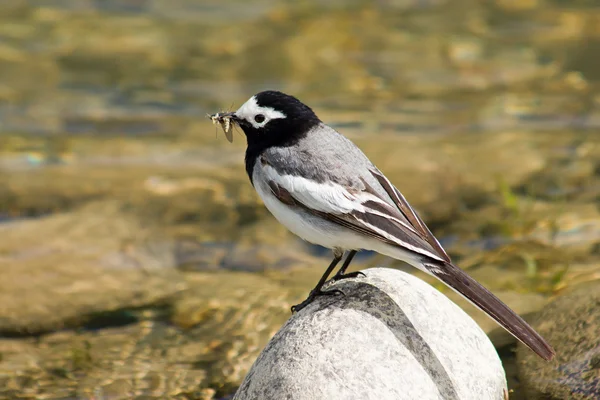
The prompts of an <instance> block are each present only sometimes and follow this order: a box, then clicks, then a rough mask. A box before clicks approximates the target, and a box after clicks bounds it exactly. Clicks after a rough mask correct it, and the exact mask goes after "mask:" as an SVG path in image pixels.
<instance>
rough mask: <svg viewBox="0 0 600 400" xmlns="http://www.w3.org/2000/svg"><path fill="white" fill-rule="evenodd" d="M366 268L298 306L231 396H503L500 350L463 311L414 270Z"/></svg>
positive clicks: (380, 399) (398, 399)
mask: <svg viewBox="0 0 600 400" xmlns="http://www.w3.org/2000/svg"><path fill="white" fill-rule="evenodd" d="M364 273H365V274H366V277H360V278H356V279H347V280H343V281H341V282H337V283H334V284H333V285H331V286H330V287H329V289H331V288H335V289H340V290H342V291H343V292H344V293H345V295H343V296H342V295H338V296H322V297H319V298H318V299H317V300H315V301H314V302H313V303H311V304H310V305H309V306H308V307H306V308H305V309H303V310H302V311H301V312H299V313H297V314H295V315H293V316H292V317H291V318H290V319H289V320H288V322H287V323H286V324H285V325H284V326H283V327H282V328H281V329H280V331H279V332H278V333H277V334H276V335H275V336H274V337H273V339H271V341H270V342H269V343H268V345H267V346H266V348H265V349H264V350H263V352H262V353H261V354H260V356H259V357H258V359H257V360H256V362H255V363H254V365H253V366H252V368H251V369H250V371H249V373H248V375H247V376H246V378H245V379H244V381H243V382H242V384H241V386H240V388H239V389H238V391H237V393H236V395H235V397H234V399H236V400H249V399H294V400H302V399H307V400H308V399H378V400H384V399H394V400H402V399H420V400H426V399H436V400H437V399H464V400H468V399H473V400H482V399H497V400H502V399H503V398H504V395H505V393H506V391H507V389H506V378H505V374H504V370H503V369H502V364H501V362H500V359H499V357H498V354H497V353H496V350H495V349H494V347H493V345H492V344H491V342H490V341H489V340H488V338H487V336H486V335H485V333H484V332H483V331H482V330H481V329H480V328H479V326H478V325H477V324H476V323H475V322H474V321H473V320H472V319H471V318H470V317H469V316H468V315H467V314H466V313H465V312H464V311H462V310H461V309H460V308H459V307H458V306H457V305H455V304H454V303H452V302H451V301H450V300H448V299H447V298H446V297H445V296H444V295H443V294H441V293H440V292H438V291H437V290H435V289H434V288H433V287H431V286H430V285H428V284H427V283H425V282H423V281H422V280H420V279H418V278H416V277H414V276H412V275H410V274H407V273H404V272H401V271H397V270H391V269H384V268H377V269H369V270H366V271H364Z"/></svg>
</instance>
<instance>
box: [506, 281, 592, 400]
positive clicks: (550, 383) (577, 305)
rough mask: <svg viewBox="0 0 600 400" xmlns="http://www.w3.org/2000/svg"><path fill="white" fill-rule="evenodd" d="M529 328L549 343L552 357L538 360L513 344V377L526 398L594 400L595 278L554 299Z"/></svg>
mask: <svg viewBox="0 0 600 400" xmlns="http://www.w3.org/2000/svg"><path fill="white" fill-rule="evenodd" d="M533 327H534V328H535V329H536V330H537V331H538V332H539V333H540V334H541V335H542V336H544V337H545V338H546V339H547V340H548V342H550V343H551V344H552V345H554V346H555V349H556V358H555V360H554V361H553V362H551V363H548V362H544V361H543V360H541V359H538V358H539V357H536V356H535V354H533V353H531V352H530V351H528V350H527V349H526V348H524V346H523V345H520V346H519V348H518V351H517V361H518V367H519V377H520V380H521V382H522V385H523V388H524V390H525V393H526V394H527V399H531V400H539V399H544V400H559V399H560V400H562V399H575V400H584V399H585V400H592V399H594V400H596V399H600V281H594V282H590V283H586V284H582V285H579V286H577V287H576V288H573V289H572V290H571V291H569V292H567V293H565V294H563V295H561V296H560V297H558V298H557V299H556V300H554V301H553V302H552V303H550V304H549V305H548V306H546V307H545V308H544V309H543V310H542V311H541V312H540V314H539V315H538V318H537V323H534V324H533Z"/></svg>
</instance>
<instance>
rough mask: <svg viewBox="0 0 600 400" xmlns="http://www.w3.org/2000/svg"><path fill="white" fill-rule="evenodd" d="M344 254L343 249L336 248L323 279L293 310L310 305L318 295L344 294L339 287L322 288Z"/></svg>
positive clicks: (296, 310)
mask: <svg viewBox="0 0 600 400" xmlns="http://www.w3.org/2000/svg"><path fill="white" fill-rule="evenodd" d="M343 255H344V252H343V251H341V250H338V249H335V250H334V251H333V261H332V262H331V264H329V267H327V270H326V271H325V273H324V274H323V276H321V279H320V280H319V283H317V286H315V288H314V289H313V290H311V291H310V294H309V295H308V297H307V298H306V300H304V301H303V302H302V303H300V304H296V305H295V306H292V312H298V311H300V310H302V309H303V308H304V307H306V306H307V305H309V304H310V303H311V302H312V301H313V300H314V299H315V297H317V296H324V295H332V294H344V293H343V292H342V291H341V290H338V289H333V290H328V291H326V292H324V291H322V290H321V289H322V288H323V285H324V284H325V282H326V281H327V278H328V277H329V275H330V274H331V273H332V272H333V270H334V269H335V267H336V266H337V265H338V263H339V262H340V260H341V259H342V256H343Z"/></svg>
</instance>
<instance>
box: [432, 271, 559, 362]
mask: <svg viewBox="0 0 600 400" xmlns="http://www.w3.org/2000/svg"><path fill="white" fill-rule="evenodd" d="M423 265H424V266H425V268H426V269H427V271H428V272H429V273H430V274H432V275H433V276H435V277H436V278H438V279H439V280H441V281H442V282H444V283H445V284H446V285H448V286H449V287H450V288H452V289H454V290H455V291H456V292H458V293H459V294H460V295H462V296H464V297H465V298H466V299H467V300H469V301H470V302H471V303H473V304H474V305H475V306H476V307H477V308H479V309H480V310H482V311H483V312H485V313H486V314H487V315H489V316H490V317H491V318H492V319H494V320H495V321H496V322H497V323H499V324H500V325H502V327H503V328H504V329H506V330H507V331H508V332H510V333H511V334H512V335H513V336H514V337H515V338H517V339H518V340H520V341H521V342H522V343H523V344H525V345H526V346H527V347H529V348H530V349H531V350H533V351H534V352H535V353H536V354H538V355H539V356H540V357H542V358H543V359H545V360H548V361H550V360H552V358H553V357H554V355H555V352H554V349H553V348H552V346H550V345H549V344H548V342H546V341H545V340H544V338H543V337H541V336H540V335H539V334H538V333H537V332H536V331H535V330H534V329H533V328H532V327H531V326H529V325H528V324H527V322H525V321H524V320H523V318H521V317H519V316H518V315H517V314H516V313H515V312H514V311H513V310H511V309H510V308H509V307H508V306H507V305H506V304H504V303H503V302H502V301H501V300H500V299H498V298H497V297H496V296H494V295H493V294H492V293H491V292H490V291H489V290H487V289H486V288H484V287H483V286H482V285H481V284H479V283H478V282H477V281H475V279H473V278H471V277H470V276H469V275H467V274H466V273H465V272H464V271H463V270H462V269H460V268H458V267H456V266H455V265H453V264H451V263H447V262H442V261H432V260H428V261H424V262H423Z"/></svg>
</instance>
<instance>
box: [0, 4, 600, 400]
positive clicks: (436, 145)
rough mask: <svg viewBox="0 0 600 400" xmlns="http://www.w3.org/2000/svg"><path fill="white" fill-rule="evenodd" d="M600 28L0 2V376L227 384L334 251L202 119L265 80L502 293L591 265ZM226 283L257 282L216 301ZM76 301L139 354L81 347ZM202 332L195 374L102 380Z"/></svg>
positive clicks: (467, 11)
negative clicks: (292, 224) (377, 172)
mask: <svg viewBox="0 0 600 400" xmlns="http://www.w3.org/2000/svg"><path fill="white" fill-rule="evenodd" d="M598 27H600V8H598V6H597V5H596V2H594V1H585V0H581V1H570V2H564V1H558V0H546V1H513V0H496V1H488V2H480V1H475V0H457V1H452V2H450V1H446V0H396V1H393V0H390V1H379V2H376V3H373V2H367V1H351V2H341V1H335V2H325V1H321V2H308V1H306V2H305V1H303V2H294V3H289V2H283V1H279V2H277V1H276V2H267V1H258V0H255V1H234V2H217V1H194V0H178V1H166V0H153V1H150V0H127V1H94V0H84V1H79V0H77V1H75V0H72V1H71V0H66V1H53V0H35V1H34V0H19V1H14V2H2V3H1V4H0V234H1V235H2V238H3V240H2V241H1V242H2V243H0V268H1V271H2V274H3V275H4V276H3V279H2V281H3V283H0V289H1V290H0V292H1V293H2V294H1V295H0V297H1V301H2V304H8V305H7V306H6V308H5V309H4V310H3V311H2V315H0V332H3V333H4V334H5V335H6V336H10V337H13V339H10V340H8V339H7V340H6V341H5V342H4V343H3V344H2V346H1V347H0V383H4V385H0V387H7V388H8V389H0V394H2V395H4V393H6V395H8V396H10V395H15V394H16V393H19V394H22V393H27V395H29V396H31V398H36V397H37V398H42V397H40V396H47V397H52V396H58V395H59V393H60V395H61V396H63V395H64V396H65V397H69V396H71V397H73V396H79V397H83V398H86V396H91V394H90V393H100V392H102V391H104V392H103V393H105V395H106V396H108V397H110V396H109V395H108V393H122V392H123V391H127V390H129V391H130V392H129V393H135V394H136V395H140V396H141V395H148V396H155V397H157V398H161V396H163V397H164V396H167V397H168V396H177V395H181V396H184V395H185V396H188V397H192V398H213V397H215V396H217V397H218V396H222V395H226V394H228V393H231V391H232V390H234V389H235V385H236V384H238V383H239V380H240V379H241V377H243V375H244V373H245V371H247V368H248V367H249V366H250V365H251V363H252V361H253V359H254V357H255V356H256V354H257V352H258V351H260V348H261V347H262V346H263V345H264V343H265V341H266V340H267V339H268V337H269V335H270V334H271V333H272V332H273V331H274V330H276V329H277V327H278V326H279V325H280V324H281V323H282V322H283V321H284V320H285V319H286V318H287V315H288V314H287V308H288V307H289V304H293V303H294V302H297V301H298V300H300V299H301V298H302V296H304V295H305V294H306V293H307V292H308V290H309V289H310V288H311V287H312V286H311V285H313V284H314V282H316V279H317V277H318V275H319V272H320V271H321V270H322V267H323V266H324V265H325V264H326V263H327V262H328V260H327V258H328V257H329V254H328V252H327V251H324V250H323V249H320V248H318V247H315V246H311V245H308V244H305V243H302V242H300V241H299V240H298V239H296V238H294V237H292V236H291V235H290V234H288V233H287V232H286V231H285V229H284V228H282V227H280V226H279V225H278V224H277V223H276V222H275V221H274V220H273V218H272V217H271V216H269V215H268V213H267V212H266V211H265V210H264V208H263V206H262V205H261V203H260V201H259V200H258V199H257V197H256V195H255V194H254V192H253V190H252V188H251V186H250V184H249V182H248V180H247V178H246V176H245V173H244V170H243V165H242V164H243V152H244V138H243V135H241V134H236V135H235V136H234V144H233V145H229V144H228V143H227V142H226V141H225V140H224V138H223V135H222V133H221V132H218V131H217V130H216V128H215V127H214V126H212V125H211V123H210V121H209V120H208V119H206V118H205V116H206V114H208V113H213V112H215V111H219V110H227V109H234V108H236V107H237V106H239V105H241V104H242V103H243V102H244V101H245V100H246V99H247V98H248V97H249V96H250V95H252V94H253V93H255V92H257V91H259V90H262V89H266V88H275V89H279V90H283V91H286V92H289V93H292V94H294V95H296V96H298V97H299V98H301V99H302V100H303V101H304V102H306V103H308V104H310V105H311V106H312V107H313V108H314V109H315V111H316V112H317V113H318V114H319V116H320V117H321V119H323V120H324V121H326V122H327V123H329V124H331V125H333V126H335V127H336V128H337V129H338V130H340V131H341V132H342V133H344V134H346V135H347V136H349V137H351V138H352V140H354V141H355V142H356V143H357V144H358V145H359V146H360V147H361V148H363V150H364V151H365V152H366V153H367V155H368V156H369V157H370V158H371V159H372V160H373V161H374V162H375V163H376V164H377V165H378V166H379V168H380V169H382V170H383V171H384V172H385V173H386V175H387V176H388V177H390V178H391V180H392V181H393V182H394V183H396V185H397V186H398V187H399V188H400V189H401V190H402V191H403V192H404V194H405V195H406V197H407V198H408V199H409V201H411V203H412V204H413V205H414V206H415V207H416V208H418V209H419V211H420V212H421V213H422V215H423V216H424V218H425V219H426V221H427V222H428V223H429V224H430V226H431V227H432V230H433V231H434V233H436V235H438V236H439V237H440V239H441V240H442V242H443V244H444V246H445V247H446V248H447V249H448V251H449V252H450V253H451V255H452V256H453V258H454V260H456V261H457V262H458V263H459V265H461V266H462V267H463V268H468V269H469V270H470V272H471V273H472V274H473V275H474V276H475V277H476V278H477V279H479V280H481V281H482V282H484V283H485V284H486V285H488V286H489V287H490V288H492V289H493V290H494V291H496V292H498V293H500V294H503V295H505V296H507V298H510V299H514V300H511V301H514V303H509V305H511V306H513V307H515V308H516V309H517V311H519V312H525V313H526V312H533V311H535V310H532V309H530V308H528V307H529V305H530V304H534V303H535V304H543V301H542V302H540V301H538V302H537V303H536V302H535V301H532V300H531V299H532V298H535V299H540V300H544V299H546V298H548V297H550V296H553V295H555V294H557V293H560V291H561V290H563V289H564V288H565V287H568V286H570V285H574V284H576V283H579V282H583V281H587V280H592V279H598V277H599V274H600V271H599V270H598V267H597V266H596V265H597V263H596V261H597V259H598V258H599V254H600V252H599V251H598V243H599V241H600V240H599V239H600V218H598V198H599V195H600V183H599V180H598V176H599V174H600V165H599V164H598V160H599V159H600V158H599V156H600V135H599V133H600V132H599V130H600V95H599V94H598V93H599V91H598V87H599V83H600V73H599V72H598V71H600V52H599V51H597V50H598V49H600V28H598ZM357 261H358V262H357V263H356V265H357V266H360V267H366V266H374V265H391V266H397V267H400V264H399V263H396V262H391V261H389V260H386V259H384V258H382V257H379V256H376V255H373V254H370V253H367V254H365V255H363V257H362V258H360V259H358V260H357ZM57 266H60V267H57ZM23 271H29V273H30V274H31V276H33V278H32V279H30V278H25V275H24V273H23ZM148 277H149V278H148ZM28 279H30V280H28ZM249 279H250V280H251V281H252V280H254V281H252V282H254V283H253V284H250V285H244V284H243V283H244V282H247V280H249ZM119 280H121V282H119ZM32 282H35V283H36V285H39V286H35V287H34V285H33V283H32ZM98 282H101V284H99V283H98ZM102 285H105V286H102ZM205 285H212V286H216V287H222V288H223V290H221V291H218V290H217V291H213V290H212V289H211V290H207V289H206V286H205ZM231 285H233V286H234V287H235V290H237V291H238V292H237V293H238V295H239V293H251V295H252V296H255V298H256V301H255V302H254V303H252V304H251V305H249V306H247V307H246V306H244V307H242V306H240V305H239V304H238V305H236V303H235V302H232V301H230V300H228V299H227V298H226V296H225V293H226V292H227V290H226V288H228V287H230V286H231ZM157 288H160V290H158V289H157ZM232 290H234V289H232ZM23 293H27V294H29V295H26V296H23ZM267 295H269V296H271V297H272V298H274V299H276V300H273V301H269V302H268V307H267V306H265V303H263V302H261V301H260V300H259V299H262V298H264V297H265V296H267ZM449 295H450V296H451V297H452V294H449ZM526 296H534V297H526ZM234 298H237V297H235V296H234ZM92 299H93V301H92ZM519 299H526V300H523V301H521V302H519ZM521 303H525V304H521ZM40 304H44V307H39V305H40ZM269 307H270V308H269ZM65 309H69V310H70V311H69V312H66V311H64V310H65ZM272 309H276V310H277V312H275V313H274V315H271V316H270V317H269V320H268V322H260V321H261V319H264V316H265V313H266V312H267V310H272ZM57 310H63V311H60V312H59V311H57ZM130 310H133V311H131V312H132V313H133V314H131V315H133V316H134V317H132V319H127V321H129V322H127V324H126V325H127V328H126V329H128V330H129V331H130V333H131V334H130V335H129V336H128V334H127V331H120V329H123V328H120V327H119V326H120V325H119V324H120V321H122V320H123V319H122V315H123V313H124V312H125V313H126V314H127V315H130V314H128V313H129V312H130ZM140 310H141V311H140ZM242 310H243V311H244V312H245V313H247V314H249V316H241V313H242ZM469 310H470V309H469ZM469 312H470V313H472V315H473V316H475V317H476V318H478V321H479V320H480V319H481V316H480V315H479V314H477V313H476V312H473V311H472V310H470V311H469ZM271 314H273V312H271ZM97 315H102V318H100V319H98V318H97ZM232 316H234V317H236V318H238V319H237V320H235V321H237V322H236V324H233V325H232V326H230V327H229V328H223V329H221V330H219V331H218V332H217V333H215V332H213V331H211V330H208V329H196V328H194V327H197V326H200V325H202V324H206V326H212V325H211V324H216V325H218V323H219V321H222V320H223V319H225V320H227V319H230V318H233V317H232ZM111 318H114V320H115V321H116V322H114V321H113V322H114V323H113V322H111ZM90 321H95V322H94V327H96V328H97V329H98V331H99V332H100V334H103V332H104V331H103V329H102V324H106V329H107V330H106V335H107V337H109V338H110V339H109V342H110V341H111V340H112V342H110V343H114V346H119V343H120V342H119V340H121V339H119V338H121V337H123V338H127V339H126V340H127V341H128V343H133V344H132V346H134V348H135V349H137V350H135V351H133V350H132V352H129V353H127V355H123V356H119V355H116V356H114V355H108V354H96V352H97V351H96V350H94V349H93V348H92V350H91V351H92V353H94V354H95V355H94V356H93V357H95V359H96V361H97V362H88V361H89V360H88V361H86V360H87V358H86V357H88V356H87V355H86V353H85V348H86V347H85V346H84V347H83V348H84V351H83V353H82V350H81V348H82V347H81V345H80V344H81V343H83V342H85V343H92V347H93V346H100V347H104V346H108V345H107V344H106V343H107V342H106V341H105V339H98V338H95V337H94V338H91V337H89V336H90V335H92V334H91V333H89V332H85V333H79V331H78V330H77V329H80V328H81V327H86V326H88V325H89V324H90ZM98 321H101V322H100V323H98ZM131 321H133V322H131ZM481 323H482V326H484V329H486V330H492V329H493V327H494V326H493V324H488V321H486V320H484V319H481ZM98 324H100V325H98ZM145 324H146V325H145ZM165 324H166V325H165ZM261 324H262V325H261ZM486 324H488V325H486ZM258 325H260V329H257V326H258ZM165 326H167V328H164V327H165ZM96 328H95V329H96ZM155 328H156V330H155ZM61 329H66V330H65V331H59V332H58V333H57V330H61ZM186 329H192V331H186ZM253 331H256V332H257V333H256V334H254V333H253ZM140 332H143V333H140ZM149 332H150V333H149ZM152 332H155V333H154V335H155V336H153V337H155V338H158V339H156V340H155V341H154V342H152V345H148V341H147V338H148V335H151V334H152ZM40 335H41V336H40ZM38 336H39V337H41V338H42V339H41V340H42V343H41V344H40V342H39V341H38V342H34V341H32V338H37V337H38ZM14 337H16V338H14ZM136 338H138V339H139V338H143V340H142V339H139V340H138V339H136ZM191 338H193V340H192V339H191ZM52 340H58V341H59V342H60V343H61V345H60V346H66V347H69V346H74V348H75V350H73V354H72V355H71V356H69V355H67V356H65V355H64V354H65V353H64V352H63V353H60V352H56V353H53V352H52V351H49V350H48V349H49V348H50V349H51V347H52V346H50V347H48V346H47V345H46V344H45V343H50V342H52ZM123 340H125V339H123ZM136 340H138V341H137V342H136ZM194 340H195V341H197V342H198V343H199V344H198V345H197V346H196V347H195V348H194V351H193V352H192V354H195V356H194V357H196V358H195V359H191V358H193V357H192V356H190V357H191V358H190V360H188V361H189V364H185V363H184V364H185V365H183V364H177V367H176V368H175V367H174V368H175V369H176V371H175V372H173V373H174V374H177V373H180V374H182V375H179V376H187V377H188V378H189V379H187V378H185V379H184V378H181V379H182V380H181V381H179V380H175V381H176V383H173V385H172V386H169V385H166V386H165V385H164V384H158V383H156V382H155V380H159V381H160V380H169V379H171V380H172V381H173V379H174V378H173V377H165V376H161V375H160V373H158V375H157V376H156V377H154V376H150V375H152V374H149V375H148V376H146V377H145V378H143V379H142V378H140V379H141V380H142V381H144V382H146V383H144V384H140V383H139V382H137V383H136V381H135V379H133V378H131V379H129V380H128V378H123V379H121V380H120V381H119V382H117V383H115V381H114V375H115V370H113V368H116V365H118V364H119V362H126V363H127V362H131V363H132V365H133V364H135V361H136V360H138V357H141V358H143V359H144V360H145V361H144V363H147V364H144V365H147V366H148V368H149V369H151V370H153V369H157V370H159V371H160V369H161V368H162V367H158V366H161V365H163V364H160V363H158V364H157V362H158V361H156V360H157V358H160V357H161V356H160V351H157V352H155V351H154V350H156V349H158V350H160V347H161V343H164V346H165V349H166V348H172V349H174V350H173V351H174V352H175V353H176V354H175V355H173V359H172V361H170V360H171V359H167V363H169V362H172V363H177V359H178V357H179V358H180V357H181V354H180V352H181V351H183V350H182V348H184V347H185V346H188V345H190V346H191V344H190V343H191V342H192V341H194ZM94 343H95V344H94ZM19 346H25V347H27V349H28V350H27V351H29V352H30V354H32V356H31V358H30V359H24V358H22V357H21V358H20V356H19V355H18V353H19V352H18V351H16V350H14V349H18V348H21V347H19ZM60 346H59V347H60ZM136 346H137V347H136ZM148 346H150V347H148ZM150 348H151V349H150ZM149 349H150V350H149ZM165 351H167V350H165ZM67 353H68V352H67ZM100 353H101V352H100ZM505 353H506V354H509V353H510V351H504V352H503V353H502V354H505ZM61 354H62V355H61ZM82 354H83V355H82ZM82 357H83V361H82ZM119 357H122V358H123V359H125V360H126V361H122V358H119ZM32 360H33V361H32ZM119 360H121V361H119ZM162 362H163V361H161V363H162ZM186 362H187V361H186ZM3 364H4V365H3ZM508 364H509V363H507V365H508ZM169 365H172V364H169ZM173 365H174V364H173ZM190 365H192V367H190ZM224 365H225V366H224ZM57 368H58V370H60V371H62V372H60V371H59V372H60V373H57V372H56V371H57ZM190 371H195V372H193V373H192V372H190ZM186 374H187V375H186ZM34 377H35V378H34ZM32 379H35V380H37V381H39V382H40V383H38V384H34V383H32V382H31V380H32ZM186 379H187V380H186ZM150 381H152V382H154V383H155V386H152V385H151V384H150V383H148V382H150ZM106 382H111V383H110V384H108V383H106ZM154 383H153V385H154ZM111 385H112V386H111ZM119 385H123V386H119ZM148 385H150V386H152V389H149V387H150V386H148ZM512 385H513V387H515V388H516V389H517V392H516V394H515V396H516V398H518V396H519V394H518V385H517V383H516V382H513V383H512ZM123 387H126V389H124V388H123ZM58 388H60V390H59V389H58ZM2 390H6V391H5V392H2ZM182 393H183V394H182ZM115 396H117V395H115Z"/></svg>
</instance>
